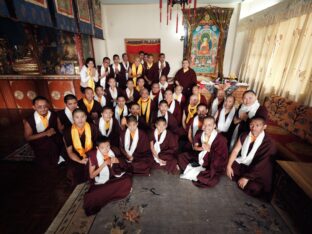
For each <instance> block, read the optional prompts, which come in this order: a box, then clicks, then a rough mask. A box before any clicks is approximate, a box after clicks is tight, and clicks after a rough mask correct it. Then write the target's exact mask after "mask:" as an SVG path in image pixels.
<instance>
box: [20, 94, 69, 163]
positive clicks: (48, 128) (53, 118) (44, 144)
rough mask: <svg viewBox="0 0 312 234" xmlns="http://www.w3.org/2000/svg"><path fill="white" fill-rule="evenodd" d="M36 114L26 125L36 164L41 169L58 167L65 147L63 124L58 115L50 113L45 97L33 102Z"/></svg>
mask: <svg viewBox="0 0 312 234" xmlns="http://www.w3.org/2000/svg"><path fill="white" fill-rule="evenodd" d="M33 109H34V110H35V112H34V113H33V114H32V115H31V116H30V117H29V118H27V119H25V120H23V123H24V137H25V139H26V141H28V143H29V144H30V146H31V148H32V149H33V151H34V153H35V162H36V163H37V164H38V166H39V167H44V168H49V167H51V168H52V167H55V166H57V163H58V161H59V158H60V154H61V149H62V147H63V142H62V137H61V135H60V130H61V128H62V127H61V123H60V121H59V119H58V117H57V115H56V114H55V113H54V112H52V111H49V103H48V100H47V99H46V98H45V97H41V96H38V97H36V98H35V99H34V100H33Z"/></svg>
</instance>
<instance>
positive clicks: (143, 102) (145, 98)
mask: <svg viewBox="0 0 312 234" xmlns="http://www.w3.org/2000/svg"><path fill="white" fill-rule="evenodd" d="M137 103H138V104H139V105H140V115H141V116H142V117H143V119H144V120H145V122H146V124H147V125H148V126H150V125H151V119H152V115H153V113H154V112H155V111H157V108H158V105H157V104H156V103H155V102H154V101H152V100H151V98H150V95H149V92H148V90H147V89H146V88H144V89H142V90H141V92H140V99H139V100H138V102H137Z"/></svg>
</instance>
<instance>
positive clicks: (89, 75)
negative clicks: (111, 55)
mask: <svg viewBox="0 0 312 234" xmlns="http://www.w3.org/2000/svg"><path fill="white" fill-rule="evenodd" d="M87 73H88V77H89V80H88V87H90V88H91V89H93V91H94V89H95V83H94V80H93V77H92V76H91V69H88V70H87Z"/></svg>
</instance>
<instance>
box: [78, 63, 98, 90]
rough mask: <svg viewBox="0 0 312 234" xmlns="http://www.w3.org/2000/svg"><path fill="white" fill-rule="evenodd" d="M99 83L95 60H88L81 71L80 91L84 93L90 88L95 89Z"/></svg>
mask: <svg viewBox="0 0 312 234" xmlns="http://www.w3.org/2000/svg"><path fill="white" fill-rule="evenodd" d="M98 81H99V74H98V72H97V70H96V65H95V60H94V58H87V59H86V63H85V65H83V67H82V68H81V71H80V90H81V92H82V93H83V91H84V89H85V88H87V87H90V88H92V89H93V91H94V89H95V84H96V83H97V82H98Z"/></svg>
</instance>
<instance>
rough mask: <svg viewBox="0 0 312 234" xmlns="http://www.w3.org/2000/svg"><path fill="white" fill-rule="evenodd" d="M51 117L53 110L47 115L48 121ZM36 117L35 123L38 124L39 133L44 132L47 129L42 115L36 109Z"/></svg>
mask: <svg viewBox="0 0 312 234" xmlns="http://www.w3.org/2000/svg"><path fill="white" fill-rule="evenodd" d="M50 117H51V111H48V115H47V119H48V122H49V120H50ZM34 118H35V124H36V129H37V132H38V133H40V132H44V130H46V127H45V126H44V125H43V123H42V121H41V118H40V115H39V114H38V112H37V111H35V113H34Z"/></svg>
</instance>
